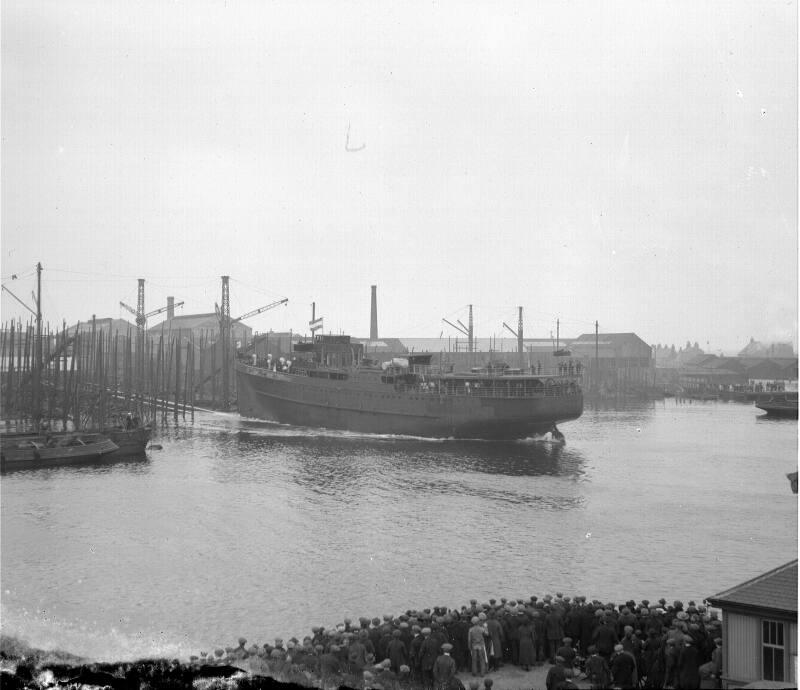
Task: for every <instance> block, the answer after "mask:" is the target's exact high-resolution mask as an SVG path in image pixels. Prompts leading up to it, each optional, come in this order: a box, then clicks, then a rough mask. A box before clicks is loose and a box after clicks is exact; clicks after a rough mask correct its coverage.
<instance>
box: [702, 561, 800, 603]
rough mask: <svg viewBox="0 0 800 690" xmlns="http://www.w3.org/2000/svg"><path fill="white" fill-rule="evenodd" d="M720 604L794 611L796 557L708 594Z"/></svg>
mask: <svg viewBox="0 0 800 690" xmlns="http://www.w3.org/2000/svg"><path fill="white" fill-rule="evenodd" d="M708 601H709V602H711V604H712V605H713V606H718V607H720V608H723V609H724V608H727V607H731V606H733V607H743V608H757V609H771V610H775V611H782V612H787V613H794V614H795V615H796V614H797V559H795V560H793V561H791V562H789V563H786V564H785V565H782V566H779V567H778V568H775V569H774V570H770V571H769V572H767V573H764V574H763V575H759V576H757V577H754V578H753V579H752V580H748V581H747V582H743V583H742V584H740V585H736V586H735V587H731V588H730V589H726V590H725V591H724V592H720V593H719V594H715V595H714V596H713V597H708Z"/></svg>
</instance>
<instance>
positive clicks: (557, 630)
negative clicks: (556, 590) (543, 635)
mask: <svg viewBox="0 0 800 690" xmlns="http://www.w3.org/2000/svg"><path fill="white" fill-rule="evenodd" d="M545 611H546V613H545V618H544V620H545V626H546V628H547V656H548V657H549V659H550V663H551V664H552V663H554V662H555V656H556V650H557V649H558V648H559V647H560V646H561V640H563V639H564V621H563V617H562V614H561V608H560V607H558V606H550V607H548V606H545Z"/></svg>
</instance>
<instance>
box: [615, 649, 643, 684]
mask: <svg viewBox="0 0 800 690" xmlns="http://www.w3.org/2000/svg"><path fill="white" fill-rule="evenodd" d="M611 677H612V679H613V680H614V686H615V687H618V688H622V690H627V689H628V688H635V687H636V686H637V685H638V680H637V678H636V661H635V660H634V658H633V655H632V654H631V653H629V652H626V651H625V648H624V647H623V646H622V645H621V644H617V645H615V647H614V655H613V656H612V657H611Z"/></svg>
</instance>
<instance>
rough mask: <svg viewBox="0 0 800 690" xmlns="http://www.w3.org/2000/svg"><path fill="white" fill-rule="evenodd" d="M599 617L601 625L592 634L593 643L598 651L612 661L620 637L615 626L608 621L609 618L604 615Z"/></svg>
mask: <svg viewBox="0 0 800 690" xmlns="http://www.w3.org/2000/svg"><path fill="white" fill-rule="evenodd" d="M599 619H600V625H598V626H597V629H596V630H595V631H594V634H593V635H592V644H593V645H594V646H595V647H597V653H598V654H599V655H600V656H602V657H604V658H605V659H606V660H607V661H609V662H610V661H611V655H612V654H613V653H614V645H616V644H617V643H618V642H619V639H618V638H617V633H615V632H614V628H613V627H612V626H611V625H610V624H609V623H608V622H607V620H608V619H607V618H606V617H605V616H603V615H601V616H599Z"/></svg>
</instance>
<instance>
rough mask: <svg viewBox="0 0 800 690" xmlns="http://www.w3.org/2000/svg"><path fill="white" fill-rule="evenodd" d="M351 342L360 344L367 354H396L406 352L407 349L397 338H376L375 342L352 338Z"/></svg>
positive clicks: (367, 339)
mask: <svg viewBox="0 0 800 690" xmlns="http://www.w3.org/2000/svg"><path fill="white" fill-rule="evenodd" d="M353 341H354V342H356V343H361V344H362V345H363V346H364V352H365V353H367V354H368V353H370V352H386V353H398V352H407V351H408V348H407V347H406V346H405V345H404V344H403V343H402V341H401V340H400V339H399V338H378V339H377V340H370V339H369V338H353Z"/></svg>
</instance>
